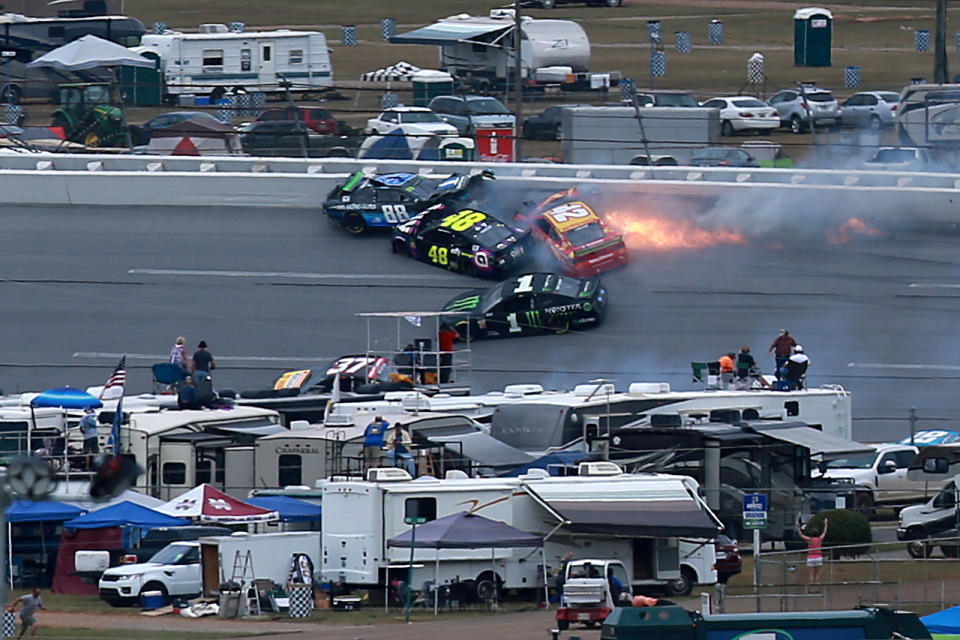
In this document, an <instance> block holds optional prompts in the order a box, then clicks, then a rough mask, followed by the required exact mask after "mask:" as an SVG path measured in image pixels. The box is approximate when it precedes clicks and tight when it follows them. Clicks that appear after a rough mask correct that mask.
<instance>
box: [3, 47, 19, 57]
mask: <svg viewBox="0 0 960 640" xmlns="http://www.w3.org/2000/svg"><path fill="white" fill-rule="evenodd" d="M15 57H17V50H16V49H0V58H15Z"/></svg>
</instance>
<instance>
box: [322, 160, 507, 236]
mask: <svg viewBox="0 0 960 640" xmlns="http://www.w3.org/2000/svg"><path fill="white" fill-rule="evenodd" d="M492 178H493V172H492V171H490V170H483V171H473V172H471V173H469V174H466V173H453V174H450V175H449V176H446V177H431V178H428V177H426V176H422V175H419V174H416V173H402V172H398V173H379V174H375V175H364V174H363V172H361V171H358V172H357V173H354V174H353V175H352V176H350V179H349V180H347V181H346V182H345V183H343V184H341V185H338V186H336V187H334V189H333V190H332V191H331V192H330V194H329V195H328V196H327V199H326V201H325V202H324V203H323V212H324V213H325V214H327V217H328V219H329V220H330V222H332V223H334V224H336V225H338V226H340V227H343V228H344V229H346V230H347V231H349V232H350V233H356V234H359V233H363V232H364V231H366V230H367V229H374V228H378V227H381V228H392V227H394V226H396V225H397V224H399V223H401V222H406V221H407V220H409V219H410V218H412V217H413V216H415V215H417V214H418V213H420V212H421V211H423V210H424V209H427V208H429V207H432V206H433V205H435V204H437V203H438V202H443V201H446V200H449V199H465V198H467V197H468V194H469V192H470V191H471V190H472V189H473V188H474V187H476V186H477V185H479V184H480V183H481V182H483V180H485V179H492Z"/></svg>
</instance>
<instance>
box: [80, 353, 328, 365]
mask: <svg viewBox="0 0 960 640" xmlns="http://www.w3.org/2000/svg"><path fill="white" fill-rule="evenodd" d="M124 355H125V356H127V360H150V361H151V362H157V361H158V360H159V361H166V359H167V358H169V357H170V356H169V355H168V354H154V353H110V352H104V351H77V352H76V353H74V354H73V357H74V358H97V359H109V360H116V359H117V358H119V357H121V356H124ZM334 359H335V356H221V355H219V354H218V355H217V360H222V361H224V362H226V361H227V360H237V361H240V360H242V361H253V362H330V361H332V360H334Z"/></svg>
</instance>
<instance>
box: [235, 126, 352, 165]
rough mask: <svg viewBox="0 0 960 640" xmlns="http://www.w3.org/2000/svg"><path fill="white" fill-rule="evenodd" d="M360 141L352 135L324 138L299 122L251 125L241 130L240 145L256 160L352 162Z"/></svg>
mask: <svg viewBox="0 0 960 640" xmlns="http://www.w3.org/2000/svg"><path fill="white" fill-rule="evenodd" d="M358 142H359V140H358V139H357V138H356V136H350V135H322V134H319V133H317V132H316V131H314V130H313V129H310V128H308V127H307V126H306V125H305V124H304V123H303V122H300V121H298V120H274V121H268V122H249V123H247V124H245V125H243V126H242V127H240V144H241V145H242V146H243V151H244V153H246V154H249V155H253V156H293V157H303V156H304V155H307V156H309V157H311V158H324V157H336V158H351V157H353V156H354V155H356V145H357V143H358Z"/></svg>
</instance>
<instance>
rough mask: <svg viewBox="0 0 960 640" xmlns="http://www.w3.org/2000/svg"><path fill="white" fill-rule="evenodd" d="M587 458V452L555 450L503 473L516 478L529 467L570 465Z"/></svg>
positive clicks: (544, 467) (528, 469)
mask: <svg viewBox="0 0 960 640" xmlns="http://www.w3.org/2000/svg"><path fill="white" fill-rule="evenodd" d="M586 459H587V454H585V453H584V452H583V451H555V452H553V453H548V454H547V455H545V456H541V457H539V458H537V459H536V460H534V461H533V462H528V463H527V464H522V465H520V466H519V467H517V468H515V469H511V470H510V471H508V472H507V473H505V474H503V477H505V478H516V477H517V476H522V475H523V474H525V473H527V472H528V471H530V469H547V468H548V467H550V466H551V465H561V466H571V465H576V464H578V463H579V462H582V461H584V460H586Z"/></svg>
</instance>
